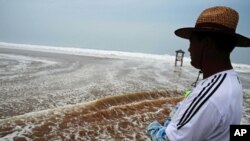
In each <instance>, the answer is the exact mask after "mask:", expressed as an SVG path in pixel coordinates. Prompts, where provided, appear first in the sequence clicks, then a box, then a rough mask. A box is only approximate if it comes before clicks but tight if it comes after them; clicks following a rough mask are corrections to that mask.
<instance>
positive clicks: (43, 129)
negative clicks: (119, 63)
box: [0, 91, 183, 140]
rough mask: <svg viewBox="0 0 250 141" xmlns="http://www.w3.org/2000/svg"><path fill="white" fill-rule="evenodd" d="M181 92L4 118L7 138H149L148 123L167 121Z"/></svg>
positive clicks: (1, 124) (0, 131) (1, 128)
mask: <svg viewBox="0 0 250 141" xmlns="http://www.w3.org/2000/svg"><path fill="white" fill-rule="evenodd" d="M180 93H181V92H178V91H155V92H142V93H134V94H125V95H119V96H111V97H106V98H103V99H99V100H95V101H92V102H88V103H82V104H76V105H71V106H65V107H61V108H56V109H50V110H45V111H40V112H33V113H28V114H25V115H21V116H15V117H11V118H8V119H3V120H0V139H5V140H124V139H125V140H126V139H127V140H147V139H148V138H147V136H146V133H145V129H146V126H147V125H148V124H149V122H151V121H153V120H158V121H163V120H164V119H165V118H167V117H168V115H169V113H170V111H171V109H172V107H174V105H176V103H177V102H179V101H180V100H182V99H183V97H182V96H181V95H180Z"/></svg>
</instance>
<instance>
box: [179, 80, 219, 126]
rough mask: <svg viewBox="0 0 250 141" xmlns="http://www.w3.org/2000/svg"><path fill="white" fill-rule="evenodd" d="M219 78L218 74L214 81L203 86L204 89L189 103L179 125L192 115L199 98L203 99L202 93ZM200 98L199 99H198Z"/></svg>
mask: <svg viewBox="0 0 250 141" xmlns="http://www.w3.org/2000/svg"><path fill="white" fill-rule="evenodd" d="M219 77H220V75H219ZM216 78H217V75H215V76H214V78H213V79H212V81H211V82H210V83H208V85H207V86H206V87H203V89H202V90H201V91H200V93H199V94H198V96H196V97H195V98H194V100H193V101H192V103H191V104H190V105H189V107H188V108H187V109H186V111H185V113H184V114H183V116H182V117H181V119H180V121H179V123H178V124H177V126H178V125H181V124H182V123H183V121H184V120H185V119H186V118H188V117H187V116H188V115H190V113H191V112H192V110H193V109H194V107H195V105H197V103H198V102H199V100H200V99H201V98H200V97H201V96H202V93H203V92H204V91H205V90H206V89H207V88H208V87H209V86H210V85H211V84H212V85H213V84H214V80H215V79H216ZM210 88H211V87H209V88H208V89H210ZM197 100H198V101H197Z"/></svg>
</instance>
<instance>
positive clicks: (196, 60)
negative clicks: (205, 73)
mask: <svg viewBox="0 0 250 141" xmlns="http://www.w3.org/2000/svg"><path fill="white" fill-rule="evenodd" d="M189 41H190V45H189V49H188V51H189V52H190V57H191V65H192V66H193V67H195V68H197V69H201V65H202V58H203V56H202V53H203V49H202V48H203V45H202V40H199V39H198V38H197V36H196V35H192V36H191V38H190V39H189Z"/></svg>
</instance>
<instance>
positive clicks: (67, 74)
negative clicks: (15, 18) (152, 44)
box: [0, 42, 250, 141]
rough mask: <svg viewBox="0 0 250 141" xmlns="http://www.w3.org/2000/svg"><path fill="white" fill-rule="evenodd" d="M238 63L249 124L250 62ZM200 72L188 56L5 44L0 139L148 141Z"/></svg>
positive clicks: (0, 67) (0, 66)
mask: <svg viewBox="0 0 250 141" xmlns="http://www.w3.org/2000/svg"><path fill="white" fill-rule="evenodd" d="M233 67H234V69H235V71H236V72H237V73H238V74H239V77H240V79H241V81H242V84H243V89H244V105H243V106H244V110H243V117H242V121H241V123H242V124H250V104H249V103H250V65H248V64H239V63H237V64H236V63H233ZM198 74H199V70H196V69H194V68H193V67H192V66H191V65H190V58H189V57H184V62H183V66H181V65H180V62H178V63H177V66H175V56H171V55H168V54H164V55H156V54H146V53H131V52H121V51H107V50H94V49H83V48H73V47H53V46H41V45H28V44H13V43H3V42H2V43H0V140H1V141H2V140H3V141H42V140H46V141H47V140H51V141H61V140H66V141H67V140H69V141H70V140H82V141H85V140H105V141H106V140H108V141H116V140H124V141H127V140H150V139H149V138H148V136H147V134H146V127H147V125H148V124H149V123H150V122H152V121H154V120H157V121H159V122H163V121H164V120H165V119H166V118H168V117H169V114H170V113H171V111H172V109H173V108H174V107H175V105H176V104H177V103H178V102H179V101H181V100H182V99H183V98H184V97H183V92H184V91H185V90H191V89H192V88H193V87H192V86H191V84H192V83H193V82H195V81H196V79H197V76H198ZM201 79H202V77H200V78H198V80H201Z"/></svg>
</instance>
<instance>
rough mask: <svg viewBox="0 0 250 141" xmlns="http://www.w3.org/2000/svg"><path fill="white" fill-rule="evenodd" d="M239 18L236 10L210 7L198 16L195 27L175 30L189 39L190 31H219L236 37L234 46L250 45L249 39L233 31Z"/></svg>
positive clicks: (180, 35) (178, 34) (177, 33)
mask: <svg viewBox="0 0 250 141" xmlns="http://www.w3.org/2000/svg"><path fill="white" fill-rule="evenodd" d="M238 20H239V15H238V12H237V11H235V10H234V9H232V8H229V7H224V6H216V7H211V8H208V9H206V10H204V11H203V12H202V13H201V14H200V16H199V17H198V19H197V21H196V24H195V27H186V28H180V29H177V30H176V31H175V34H176V35H177V36H179V37H182V38H185V39H189V38H190V36H191V34H192V32H194V31H201V32H221V33H226V34H229V35H232V36H233V37H235V38H236V46H238V47H250V39H249V38H247V37H244V36H242V35H240V34H237V33H235V30H236V27H237V24H238Z"/></svg>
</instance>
